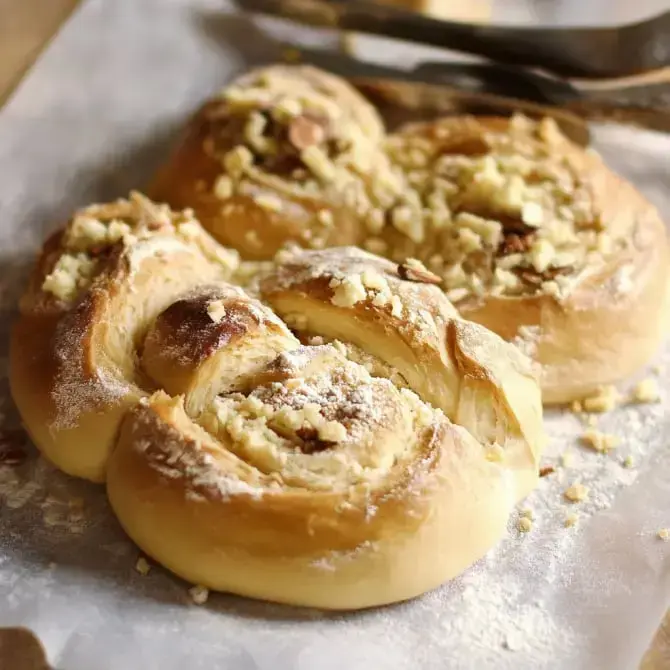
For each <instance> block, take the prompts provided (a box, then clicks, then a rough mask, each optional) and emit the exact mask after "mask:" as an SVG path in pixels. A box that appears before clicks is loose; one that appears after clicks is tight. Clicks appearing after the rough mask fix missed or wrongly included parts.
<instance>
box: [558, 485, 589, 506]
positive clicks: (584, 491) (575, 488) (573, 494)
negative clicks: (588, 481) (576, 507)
mask: <svg viewBox="0 0 670 670" xmlns="http://www.w3.org/2000/svg"><path fill="white" fill-rule="evenodd" d="M588 495H589V489H588V487H586V486H584V484H580V483H575V484H572V485H571V486H568V488H567V489H565V491H563V497H564V498H565V499H566V500H569V501H570V502H575V503H576V502H582V501H583V500H586V498H587V497H588Z"/></svg>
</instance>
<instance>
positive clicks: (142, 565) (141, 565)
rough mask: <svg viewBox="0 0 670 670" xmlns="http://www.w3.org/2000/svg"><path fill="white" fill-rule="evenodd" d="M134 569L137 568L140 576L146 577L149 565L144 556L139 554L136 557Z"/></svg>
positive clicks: (149, 568)
mask: <svg viewBox="0 0 670 670" xmlns="http://www.w3.org/2000/svg"><path fill="white" fill-rule="evenodd" d="M135 570H137V572H139V573H140V574H141V575H142V577H146V576H147V575H148V574H149V571H150V570H151V566H150V565H149V563H148V561H147V559H146V558H144V556H140V557H139V558H138V559H137V563H135Z"/></svg>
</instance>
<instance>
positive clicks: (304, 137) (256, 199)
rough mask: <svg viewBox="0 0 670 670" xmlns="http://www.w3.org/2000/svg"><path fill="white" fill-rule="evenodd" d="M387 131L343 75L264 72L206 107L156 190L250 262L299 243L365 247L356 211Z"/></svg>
mask: <svg viewBox="0 0 670 670" xmlns="http://www.w3.org/2000/svg"><path fill="white" fill-rule="evenodd" d="M383 134H384V129H383V125H382V122H381V119H380V118H379V116H378V114H377V112H376V111H375V109H374V108H373V107H372V105H370V104H369V103H368V102H367V101H366V100H365V99H364V98H363V97H362V96H361V95H360V94H359V93H357V92H356V91H355V90H354V89H353V88H352V87H351V86H349V84H347V83H346V82H344V81H343V80H341V79H340V78H338V77H335V76H333V75H330V74H328V73H326V72H322V71H321V70H317V69H316V68H312V67H309V66H282V65H276V66H271V67H266V68H262V69H260V70H255V71H253V72H251V73H249V74H247V75H245V76H243V77H241V78H240V79H238V80H237V81H235V82H233V84H231V85H230V86H229V87H228V88H226V89H225V90H223V91H222V92H221V93H220V95H218V96H217V97H216V98H214V99H212V100H211V101H209V102H208V103H207V104H205V105H204V106H203V107H202V109H200V111H199V112H198V113H197V114H196V115H195V118H194V119H193V121H192V123H191V124H190V125H189V127H188V129H187V131H186V134H185V136H184V137H183V138H182V139H181V140H180V142H179V144H178V147H177V149H176V151H175V152H174V154H173V155H172V156H171V158H170V159H169V160H168V162H167V164H166V165H165V166H164V167H163V169H162V170H161V171H160V173H159V174H158V176H157V177H156V179H155V181H154V183H153V185H152V186H151V188H150V193H151V195H152V197H154V198H155V199H157V200H159V201H165V202H169V203H170V204H171V205H172V206H173V207H177V208H181V207H193V208H194V209H195V210H196V213H197V216H198V218H199V219H200V221H201V222H202V224H203V226H205V228H207V229H208V230H209V231H210V232H211V233H212V234H213V235H215V236H216V238H217V239H218V240H219V241H220V242H221V243H223V244H226V245H228V246H232V247H235V248H236V249H238V250H239V251H240V253H241V254H242V256H243V257H244V258H247V259H252V260H264V259H271V258H272V256H274V254H275V253H276V252H277V251H278V250H279V249H280V248H282V247H283V246H284V245H285V244H286V242H287V241H291V240H295V241H299V242H301V243H302V244H303V246H322V247H323V246H337V245H343V244H357V243H359V242H360V241H362V228H361V223H360V221H359V219H360V217H358V216H356V215H355V214H354V216H352V210H355V208H356V200H357V198H360V197H363V196H362V195H360V194H365V193H366V192H367V191H369V190H370V188H372V187H373V182H374V172H375V165H374V163H375V161H376V160H382V161H384V160H385V157H384V156H383V155H382V154H379V152H378V151H377V147H378V146H379V144H380V142H381V140H382V137H383ZM307 166H309V167H307ZM186 203H188V204H186Z"/></svg>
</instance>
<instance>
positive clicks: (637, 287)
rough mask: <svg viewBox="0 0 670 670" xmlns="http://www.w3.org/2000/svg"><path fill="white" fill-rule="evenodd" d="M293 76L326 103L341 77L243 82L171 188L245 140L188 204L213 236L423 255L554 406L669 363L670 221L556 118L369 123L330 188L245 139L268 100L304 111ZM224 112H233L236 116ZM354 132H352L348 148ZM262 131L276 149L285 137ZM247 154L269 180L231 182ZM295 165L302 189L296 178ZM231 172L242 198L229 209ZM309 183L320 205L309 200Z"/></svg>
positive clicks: (266, 247) (347, 114)
mask: <svg viewBox="0 0 670 670" xmlns="http://www.w3.org/2000/svg"><path fill="white" fill-rule="evenodd" d="M278 72H279V74H280V76H279V77H278V80H279V81H280V82H281V80H282V77H288V78H290V79H291V81H292V82H294V83H296V82H297V83H296V87H297V88H296V90H301V91H310V90H311V87H312V83H306V80H307V79H308V77H307V73H308V72H309V78H312V81H314V80H318V79H319V78H320V77H324V78H325V79H327V80H328V81H332V80H333V79H334V78H333V77H332V76H331V75H328V74H327V73H319V72H317V71H314V70H313V69H309V70H304V69H301V68H295V69H292V68H290V67H284V68H283V69H281V70H280V71H277V70H274V69H273V68H268V69H266V70H260V71H255V72H254V73H252V75H251V76H250V78H249V79H247V80H241V81H238V82H235V83H234V84H233V85H232V86H231V88H230V89H229V93H231V94H232V98H231V99H227V98H226V93H225V92H224V94H223V96H222V99H220V100H219V101H217V102H215V103H211V104H213V105H214V106H215V107H216V108H217V110H219V111H218V112H217V113H218V114H219V116H218V118H217V121H216V124H218V126H217V127H218V129H219V130H218V131H216V132H215V131H214V130H213V128H212V127H208V128H207V129H206V130H202V129H203V128H204V126H203V124H202V122H201V121H196V122H195V124H194V128H200V129H201V130H202V132H200V134H199V135H198V137H197V138H196V139H193V138H191V139H189V138H187V139H186V140H185V141H184V142H183V143H182V145H181V148H180V149H179V150H178V152H177V153H176V154H175V155H174V156H173V158H172V160H171V161H170V163H169V165H168V166H167V167H166V169H165V171H164V172H163V176H162V177H161V178H159V182H162V184H163V185H162V187H161V189H160V192H161V194H162V195H165V197H169V194H170V193H171V192H175V193H178V192H179V190H180V189H182V188H191V189H192V187H193V184H194V183H195V180H194V179H192V178H191V177H190V176H189V169H190V165H191V164H193V165H195V164H197V163H198V160H200V158H202V156H204V154H205V153H206V151H205V149H203V147H204V146H205V145H206V144H207V142H208V141H209V142H213V141H214V139H213V138H215V137H217V136H218V135H217V133H219V135H220V134H221V133H223V134H224V135H226V137H227V138H228V139H229V142H228V144H226V145H225V147H224V146H222V147H221V151H222V152H223V153H220V154H219V155H218V158H217V159H215V160H212V162H211V163H210V168H211V172H210V174H209V181H208V182H207V185H206V186H205V187H203V190H202V191H200V192H199V193H195V191H193V190H192V191H191V192H190V193H188V194H186V195H185V197H184V200H182V201H180V204H182V205H183V204H191V205H193V206H195V207H196V209H198V211H200V209H201V208H202V209H203V211H204V210H206V209H207V207H208V205H207V203H208V202H211V203H215V204H214V205H213V206H212V208H211V210H207V214H206V218H205V219H204V223H205V226H206V227H208V228H209V229H210V230H212V232H213V233H214V234H215V235H216V236H217V237H219V238H220V239H222V240H223V241H224V242H226V243H228V244H231V245H232V246H234V247H235V248H238V249H239V250H240V251H241V253H242V254H243V256H247V257H250V258H269V257H270V256H271V255H272V254H273V253H274V252H275V251H276V250H277V249H278V248H279V247H281V246H282V244H285V243H287V242H297V243H298V244H299V245H301V246H304V247H313V248H322V247H323V246H335V245H341V244H352V245H357V246H362V247H364V248H366V249H368V250H370V251H373V252H374V253H378V254H380V255H383V256H386V257H389V258H391V259H392V260H394V261H396V262H403V261H404V260H405V259H406V258H408V257H414V258H417V259H419V260H421V261H422V262H423V263H424V264H425V265H426V266H427V268H428V270H429V271H430V272H432V273H434V274H435V275H436V276H438V277H439V278H440V279H441V286H442V288H443V289H444V290H445V291H446V292H447V295H448V297H449V298H450V300H451V301H452V302H454V304H455V305H456V306H457V308H458V309H459V310H460V311H461V313H462V314H463V315H464V316H465V317H466V318H468V319H472V320H475V321H478V322H480V323H482V324H484V325H486V326H487V327H489V328H491V329H492V330H494V331H495V332H497V333H499V334H501V335H502V336H504V337H505V338H507V339H512V340H516V341H519V342H522V343H523V344H524V346H526V347H527V348H528V351H529V352H530V353H531V355H532V356H533V357H534V358H535V359H536V360H537V361H538V362H539V363H540V364H541V365H542V366H543V380H542V386H543V392H544V399H545V401H546V402H549V403H553V402H564V401H568V400H571V399H573V398H576V397H579V396H581V395H584V394H585V393H588V392H589V391H591V390H592V389H594V388H596V387H597V386H599V385H601V384H603V383H609V382H612V381H616V380H618V379H620V378H622V377H623V376H625V375H627V374H629V373H631V372H633V371H634V370H635V369H636V368H637V367H639V366H640V365H642V364H643V363H644V362H645V361H646V360H648V358H649V357H650V356H651V355H652V354H653V352H654V351H655V350H656V348H657V346H658V344H659V342H660V340H661V338H662V336H663V332H664V323H665V319H666V316H665V314H666V311H667V310H666V308H665V305H666V303H667V300H668V288H667V287H668V285H669V283H670V278H669V277H668V267H669V264H668V262H667V261H668V241H667V233H666V230H665V227H664V225H663V222H662V221H661V219H660V217H659V215H658V213H657V212H656V210H655V209H654V207H653V206H652V205H651V204H650V203H649V202H647V201H646V200H645V199H644V198H643V196H642V195H640V193H638V192H637V190H636V189H635V188H634V187H633V186H631V185H630V184H629V183H628V182H626V181H625V180H623V179H621V178H620V177H618V176H617V175H615V174H614V173H613V172H611V171H610V170H609V169H608V168H607V167H606V166H605V165H604V164H603V162H602V160H601V159H600V158H599V157H598V156H597V155H595V154H594V153H593V152H592V151H590V150H584V149H582V148H581V147H579V146H577V145H575V144H573V143H572V142H570V141H569V140H568V139H566V138H565V137H564V136H562V135H561V133H560V131H559V130H558V129H557V127H556V126H555V124H554V123H553V122H552V121H551V120H548V119H547V120H543V121H539V122H534V121H530V120H528V119H525V118H522V117H515V118H512V119H502V118H493V117H477V118H475V117H450V118H445V119H437V120H435V121H430V122H422V123H417V124H409V125H407V126H405V127H403V128H401V129H399V130H398V131H397V132H395V133H393V134H389V135H386V134H384V131H383V127H382V126H381V123H379V121H378V120H377V121H376V122H374V121H372V122H370V121H368V123H367V125H365V124H363V123H362V122H361V126H363V125H365V127H366V128H373V130H372V131H369V132H368V136H366V137H361V136H360V134H359V135H357V138H358V141H357V143H354V144H355V146H356V149H355V151H353V152H350V154H353V155H355V159H353V160H352V159H351V155H349V154H347V153H346V152H344V154H343V155H337V154H332V155H331V154H329V153H328V152H327V151H326V152H325V154H324V155H323V156H322V157H321V158H322V159H325V162H326V163H328V164H330V168H329V170H330V171H331V172H332V182H331V183H330V185H329V184H326V183H323V182H322V181H320V178H319V173H320V172H323V169H320V170H316V172H314V171H312V166H311V164H310V162H309V161H307V162H305V161H302V162H301V159H302V154H300V153H299V152H298V154H296V152H295V151H294V150H291V149H290V148H289V149H287V147H286V145H285V144H281V143H279V144H278V145H277V146H274V145H273V147H274V148H273V149H272V151H271V154H272V155H271V156H270V158H271V160H270V159H268V157H267V156H266V157H264V154H263V151H262V150H259V149H258V147H257V146H256V145H257V144H258V137H256V141H253V137H252V138H251V139H250V136H249V135H248V134H245V133H244V132H238V131H237V130H236V128H237V129H239V127H240V126H244V124H245V123H247V122H248V121H249V119H250V118H252V115H253V113H255V112H257V111H258V109H260V107H259V105H260V104H261V103H260V102H258V101H260V100H263V99H265V103H264V104H265V107H264V108H263V113H264V114H270V115H272V114H274V110H275V108H276V107H277V106H278V107H279V108H280V109H283V108H284V107H287V106H288V107H289V108H290V107H291V104H293V103H295V101H296V100H297V99H299V98H300V94H295V95H294V94H293V93H292V92H291V90H290V89H288V88H286V87H285V88H282V86H281V84H273V80H274V79H275V77H276V76H277V73H278ZM260 81H262V82H264V83H263V84H259V82H260ZM300 82H302V83H300ZM340 85H341V86H343V87H346V84H344V82H340ZM301 87H302V88H301ZM277 90H281V95H277V94H276V92H277ZM341 90H342V91H344V90H345V89H344V88H342V89H341ZM272 91H274V92H275V93H271V92H272ZM243 94H247V95H249V96H251V98H253V99H255V100H256V107H253V106H252V107H253V110H252V107H250V106H249V105H248V103H245V104H246V106H245V104H240V101H239V99H240V96H241V97H242V99H244V95H243ZM310 94H313V90H312V91H311V93H310ZM310 94H306V97H307V98H309V95H310ZM254 96H256V97H255V98H254ZM264 96H265V98H264ZM231 100H232V102H231ZM331 101H334V102H335V103H336V104H338V105H340V106H341V107H342V109H343V110H344V111H343V112H342V119H349V120H351V119H352V118H354V116H353V115H352V114H351V110H352V109H354V108H355V109H357V110H365V112H366V113H370V112H371V107H370V106H369V105H367V103H365V102H364V101H362V100H361V99H357V98H355V95H354V94H353V91H351V90H349V92H348V96H347V102H346V103H345V102H343V101H342V99H340V98H339V97H338V96H335V95H333V96H331ZM289 103H291V104H289ZM231 106H232V108H233V110H234V114H232V113H231V111H230V108H231ZM222 107H223V108H225V109H226V110H228V111H226V112H225V113H223V114H221V108H222ZM292 118H293V117H292ZM371 118H372V117H371ZM354 125H355V124H354ZM308 126H309V123H308ZM345 126H346V127H350V126H348V125H347V124H346V123H345V122H344V121H342V125H341V126H338V128H340V131H341V136H342V137H344V136H347V133H346V132H344V131H343V130H342V128H344V127H345ZM257 130H258V133H260V137H264V138H265V139H272V137H273V135H272V132H275V131H272V132H269V133H268V132H266V130H264V129H263V128H260V126H259V127H258V128H257ZM264 132H265V135H264V134H263V133H264ZM226 133H227V134H226ZM317 134H318V133H317ZM307 136H308V137H309V136H310V134H309V132H308V133H307ZM370 138H372V139H370ZM319 146H321V145H319ZM324 146H325V145H324ZM235 147H237V148H240V147H242V148H244V150H245V151H247V152H248V156H249V160H251V162H252V164H253V169H250V170H249V171H247V172H244V171H243V172H241V173H240V174H238V175H236V174H233V173H231V172H230V170H228V166H229V163H227V162H226V160H225V159H224V158H223V157H224V156H225V152H226V151H232V150H233V149H235ZM273 152H274V153H273ZM288 156H292V159H291V160H294V161H297V162H296V163H295V167H297V168H298V171H299V172H302V173H304V174H303V175H302V176H300V177H295V178H294V176H293V173H290V171H289V172H286V173H283V172H282V169H281V167H280V166H281V165H283V164H284V163H282V161H283V160H285V159H286V158H287V157H288ZM198 157H200V158H198ZM233 172H234V171H233ZM326 172H328V170H326ZM222 175H224V176H225V175H227V176H225V179H226V180H227V181H226V183H229V182H230V185H231V191H230V193H227V192H224V193H223V194H222V193H219V195H218V196H217V195H216V194H215V192H216V190H217V189H216V187H215V185H216V181H217V179H220V178H221V176H222ZM352 175H353V176H354V177H356V178H355V179H354V178H352ZM277 179H279V180H280V182H281V185H280V184H279V182H278V181H277ZM306 183H309V184H310V186H309V189H308V190H309V191H310V196H309V198H308V199H307V200H306V201H305V200H304V198H302V197H297V195H296V194H297V193H298V192H301V191H300V189H302V187H303V186H304V185H305V184H306ZM201 186H202V183H201ZM331 187H332V188H331ZM259 189H260V190H259ZM333 191H335V192H336V193H338V194H342V197H341V198H339V197H336V196H334V195H333ZM243 192H246V193H247V195H246V196H244V197H245V200H244V201H242V200H240V197H241V194H242V193H243ZM259 194H261V197H260V199H259V198H257V196H258V195H259ZM227 196H230V197H227ZM258 202H261V203H263V202H264V203H265V204H263V205H262V206H261V205H259V204H258ZM307 202H308V203H309V206H308V207H307V205H306V203H307ZM268 203H270V204H271V205H272V206H271V207H269V208H268V206H267V205H268ZM224 210H225V212H227V214H226V213H224ZM307 210H309V211H307ZM306 212H307V213H306ZM210 214H211V216H210ZM322 221H327V222H328V224H329V225H327V226H324V225H323V223H322ZM661 305H662V306H663V307H660V306H661ZM530 339H532V341H529V340H530Z"/></svg>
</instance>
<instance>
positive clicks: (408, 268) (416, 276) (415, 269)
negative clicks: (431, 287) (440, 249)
mask: <svg viewBox="0 0 670 670" xmlns="http://www.w3.org/2000/svg"><path fill="white" fill-rule="evenodd" d="M398 274H399V275H400V278H401V279H406V280H407V281H413V282H418V283H420V284H441V283H442V279H441V278H440V277H438V275H436V274H435V273H434V272H431V271H430V270H429V269H428V268H427V267H426V266H425V265H424V264H423V263H422V262H421V261H419V260H417V259H416V258H408V259H407V260H406V261H405V262H404V263H401V264H400V265H398Z"/></svg>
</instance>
